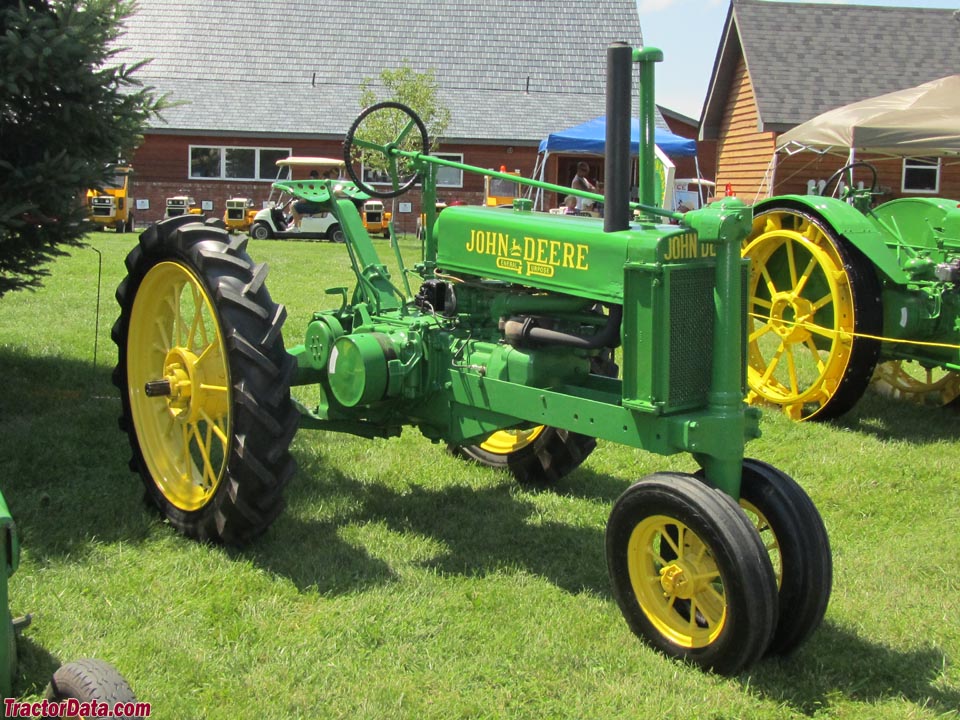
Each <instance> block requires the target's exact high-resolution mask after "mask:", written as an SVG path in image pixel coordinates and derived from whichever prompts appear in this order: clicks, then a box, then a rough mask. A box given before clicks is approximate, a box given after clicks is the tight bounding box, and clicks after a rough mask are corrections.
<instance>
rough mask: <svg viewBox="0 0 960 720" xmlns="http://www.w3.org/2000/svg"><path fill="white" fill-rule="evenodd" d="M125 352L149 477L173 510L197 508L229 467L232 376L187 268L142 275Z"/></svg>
mask: <svg viewBox="0 0 960 720" xmlns="http://www.w3.org/2000/svg"><path fill="white" fill-rule="evenodd" d="M128 347H129V353H128V356H127V357H128V364H127V377H128V391H129V394H130V410H131V415H132V418H133V423H134V427H135V428H136V432H137V436H138V437H139V438H140V447H141V450H142V451H143V456H144V460H145V462H146V464H147V468H148V470H149V472H150V475H151V476H152V477H153V478H155V480H156V483H157V486H158V488H159V490H160V492H161V493H163V495H164V497H165V498H166V499H167V500H168V501H169V502H170V503H171V504H172V505H174V506H175V507H177V508H179V509H181V510H186V511H192V510H197V509H199V508H202V507H203V506H204V505H206V504H207V503H208V502H210V499H211V498H212V497H213V495H214V493H215V492H216V490H217V488H218V487H219V485H220V481H221V479H222V478H223V474H224V471H225V469H226V464H227V457H228V454H229V442H230V435H231V427H230V395H229V389H230V372H229V368H228V367H227V360H226V351H225V348H224V344H223V335H222V333H221V332H220V328H219V326H218V323H217V320H216V314H215V310H214V306H213V303H212V301H211V300H210V297H209V296H208V294H207V292H206V290H205V288H204V287H203V284H202V283H201V281H200V279H199V278H198V277H197V276H196V275H195V274H194V273H193V272H192V271H191V270H190V269H189V268H187V267H185V266H184V265H182V264H179V263H175V262H161V263H158V264H156V265H154V266H153V267H152V268H151V269H150V270H149V271H148V272H147V274H146V276H145V277H144V279H143V282H142V283H141V285H140V290H139V292H138V293H137V295H136V298H135V300H134V303H133V310H132V312H131V317H130V334H129V339H128Z"/></svg>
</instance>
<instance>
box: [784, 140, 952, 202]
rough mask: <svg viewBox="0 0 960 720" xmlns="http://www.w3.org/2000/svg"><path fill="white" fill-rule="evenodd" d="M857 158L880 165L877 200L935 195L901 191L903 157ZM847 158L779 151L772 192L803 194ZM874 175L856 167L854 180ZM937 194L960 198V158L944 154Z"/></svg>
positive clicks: (865, 182) (864, 180)
mask: <svg viewBox="0 0 960 720" xmlns="http://www.w3.org/2000/svg"><path fill="white" fill-rule="evenodd" d="M857 160H864V161H866V162H869V163H870V164H871V165H873V166H874V167H875V168H876V169H877V176H878V178H879V183H878V184H879V186H880V191H881V195H880V196H878V197H877V202H886V201H887V200H893V199H895V198H900V197H933V196H934V195H933V194H928V193H904V192H901V190H900V188H901V187H902V174H903V160H901V159H899V158H878V157H875V156H870V155H867V154H863V155H860V156H858V157H857ZM846 162H847V159H846V158H845V157H840V156H838V155H820V154H817V153H813V152H799V153H795V154H794V155H791V156H784V155H782V154H781V155H780V157H779V158H778V159H777V172H776V180H775V183H774V187H773V192H772V193H771V194H773V195H787V194H793V193H796V194H800V195H804V194H806V192H807V182H808V181H810V180H814V181H820V180H824V181H825V180H827V179H829V177H830V176H831V175H832V174H833V173H834V172H836V171H837V170H839V169H840V168H842V167H843V166H844V165H845V164H846ZM871 179H872V176H871V173H870V171H869V170H866V169H864V168H856V169H855V170H854V175H853V180H854V182H855V183H859V182H860V181H863V183H864V184H865V185H869V184H870V182H871ZM936 197H946V198H957V199H960V161H958V160H956V159H953V158H944V159H943V161H942V164H941V168H940V190H939V191H938V192H937V193H936Z"/></svg>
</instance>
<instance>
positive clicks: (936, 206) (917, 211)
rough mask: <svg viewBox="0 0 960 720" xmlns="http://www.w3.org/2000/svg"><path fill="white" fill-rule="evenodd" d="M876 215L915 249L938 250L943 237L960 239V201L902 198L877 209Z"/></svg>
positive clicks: (933, 198) (894, 234)
mask: <svg viewBox="0 0 960 720" xmlns="http://www.w3.org/2000/svg"><path fill="white" fill-rule="evenodd" d="M872 215H873V216H874V217H875V218H876V219H877V221H878V222H880V223H881V224H882V225H883V226H884V227H885V228H886V229H887V230H888V231H889V232H890V234H891V235H893V236H894V237H900V238H902V239H903V240H904V241H905V242H907V243H908V244H909V245H910V246H911V247H924V248H927V249H930V250H934V249H936V248H937V246H938V243H939V242H940V241H941V238H943V237H946V238H950V239H951V240H957V239H960V204H958V203H957V201H956V200H947V199H946V198H936V197H907V198H898V199H896V200H891V201H890V202H885V203H883V205H880V206H879V207H877V208H874V210H873V213H872Z"/></svg>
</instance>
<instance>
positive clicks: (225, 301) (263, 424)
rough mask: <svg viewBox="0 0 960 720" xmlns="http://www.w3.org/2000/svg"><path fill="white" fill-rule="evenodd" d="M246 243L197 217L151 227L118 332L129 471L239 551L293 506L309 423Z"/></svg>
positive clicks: (180, 524) (275, 313) (188, 527)
mask: <svg viewBox="0 0 960 720" xmlns="http://www.w3.org/2000/svg"><path fill="white" fill-rule="evenodd" d="M245 244H246V240H245V239H231V238H230V236H229V235H228V234H227V233H226V231H225V230H221V229H219V228H217V227H212V226H209V225H205V224H203V223H202V222H198V220H197V217H196V216H184V217H178V218H173V219H171V220H168V221H165V222H163V223H160V224H158V225H154V226H151V227H150V228H149V229H148V230H147V231H146V232H144V233H143V234H142V235H141V236H140V242H139V244H138V245H137V246H136V247H135V248H134V249H133V250H132V251H131V252H130V254H129V255H128V256H127V261H126V266H127V269H128V271H129V274H128V276H127V277H126V279H125V280H124V281H123V282H122V283H121V285H120V287H119V288H118V290H117V299H118V301H119V302H120V317H119V319H118V320H117V323H116V324H115V325H114V328H113V339H114V341H115V342H116V343H117V351H118V363H117V368H116V370H115V371H114V383H115V384H116V385H117V386H118V387H119V388H120V389H121V398H122V400H123V415H122V417H121V426H122V427H123V428H124V429H125V430H126V431H127V434H128V436H129V439H130V446H131V449H132V450H133V458H132V460H131V463H130V467H131V468H132V469H133V470H135V471H136V472H138V473H139V474H140V476H141V478H142V479H143V482H144V485H145V486H146V488H147V494H148V495H149V496H150V498H151V499H152V500H153V501H154V502H155V503H156V504H157V506H158V507H159V508H160V510H161V512H162V513H163V514H164V515H165V516H166V517H167V518H168V519H169V520H170V522H171V524H173V525H174V526H175V527H176V528H177V529H178V530H180V531H181V532H183V533H185V534H187V535H190V536H192V537H197V538H199V539H211V540H219V541H223V542H229V543H243V542H245V541H247V540H249V539H250V538H252V537H254V536H255V535H257V534H258V533H260V532H262V531H263V530H265V529H266V527H267V526H268V525H269V524H270V522H271V521H272V520H273V519H274V518H275V517H276V516H277V514H279V512H280V510H281V508H282V507H283V498H282V490H283V487H284V486H285V485H286V483H287V481H288V480H289V478H290V476H291V475H292V473H293V469H294V464H293V461H292V459H291V457H290V453H289V445H290V442H291V440H292V437H293V434H294V432H295V431H296V427H297V420H298V417H299V416H298V414H297V412H296V410H295V408H294V406H293V404H292V402H291V401H290V379H291V377H292V375H293V372H294V370H295V360H294V359H293V357H292V356H290V355H288V354H287V353H286V352H285V351H284V348H283V339H282V336H281V333H280V328H281V325H282V323H283V320H284V317H285V314H284V311H283V308H282V307H281V306H278V305H276V304H275V303H274V302H273V301H272V300H271V299H270V295H269V293H268V292H267V290H266V287H265V285H264V278H265V277H266V266H263V265H254V264H253V262H252V261H251V260H250V258H249V256H247V254H246V252H245Z"/></svg>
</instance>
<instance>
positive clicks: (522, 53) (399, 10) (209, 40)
mask: <svg viewBox="0 0 960 720" xmlns="http://www.w3.org/2000/svg"><path fill="white" fill-rule="evenodd" d="M138 6H139V9H138V11H137V13H136V14H135V15H134V16H133V17H132V18H131V19H130V20H128V22H127V32H126V34H125V35H124V36H123V38H121V41H120V45H122V46H123V47H124V48H125V49H124V50H123V51H122V52H121V53H120V54H119V55H118V59H119V60H120V61H122V62H135V61H137V60H140V59H143V58H153V60H152V62H151V63H150V64H149V65H148V66H146V67H145V68H144V69H143V70H142V71H141V73H140V77H142V78H143V79H144V81H145V82H146V83H147V84H150V85H153V86H154V87H156V88H157V89H158V90H160V91H162V92H167V93H169V94H170V96H171V99H172V100H175V101H184V104H183V105H181V106H178V107H175V108H172V109H170V110H168V111H167V112H166V113H165V114H164V121H165V122H159V123H155V124H154V127H155V129H156V130H157V131H160V132H164V131H168V132H177V133H186V132H191V131H196V132H198V133H203V134H209V133H215V134H224V135H228V134H240V133H250V134H257V135H263V134H273V133H276V134H278V135H283V136H296V135H307V136H311V137H326V136H342V135H343V133H344V132H346V130H347V128H348V127H349V124H350V122H351V121H352V120H353V118H354V117H356V115H357V113H358V111H359V103H358V98H359V88H358V85H359V83H360V82H361V80H362V79H363V78H378V77H379V73H380V71H381V69H383V68H385V67H389V68H394V67H397V66H399V65H400V64H401V63H402V62H403V61H407V62H408V64H409V65H410V66H411V67H412V68H413V69H415V70H417V71H423V70H427V69H430V68H433V69H434V70H435V72H436V76H437V80H438V84H439V86H440V92H439V95H440V99H441V101H442V102H443V103H445V104H446V105H447V107H449V108H450V110H451V115H452V118H451V123H450V126H449V127H448V130H447V133H446V138H445V139H447V140H448V141H449V140H481V141H490V142H503V141H513V142H516V143H517V144H521V143H523V142H536V141H539V140H540V139H542V138H543V137H545V135H546V134H547V133H549V132H552V131H555V130H559V129H563V128H565V127H568V126H570V125H574V124H577V123H579V122H582V121H585V120H588V119H590V118H592V117H596V116H597V115H602V114H603V113H604V111H605V108H604V86H605V62H606V52H605V49H606V46H607V45H608V44H609V43H610V42H612V41H616V40H625V41H627V42H628V43H631V44H633V45H639V44H640V41H641V35H640V24H639V18H638V15H637V6H636V2H635V0H596V1H591V2H587V3H571V2H569V0H538V1H537V2H517V1H515V0H487V1H486V2H466V1H465V0H366V1H365V2H356V1H354V2H342V1H323V0H232V1H231V2H209V0H139V3H138ZM528 79H529V80H528ZM528 87H529V93H528V92H527V90H528Z"/></svg>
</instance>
